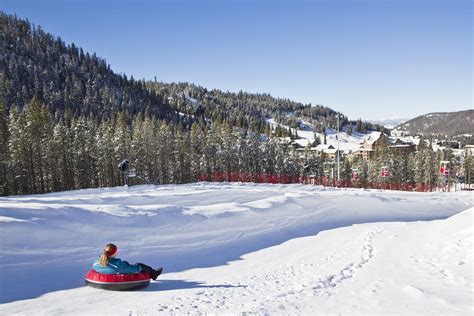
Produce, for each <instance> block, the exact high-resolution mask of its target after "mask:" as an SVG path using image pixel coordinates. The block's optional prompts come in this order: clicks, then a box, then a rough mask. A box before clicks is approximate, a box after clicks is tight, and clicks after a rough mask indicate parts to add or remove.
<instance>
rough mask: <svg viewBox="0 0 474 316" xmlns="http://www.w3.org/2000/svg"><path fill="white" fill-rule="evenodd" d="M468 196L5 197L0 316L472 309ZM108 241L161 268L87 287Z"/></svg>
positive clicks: (287, 188)
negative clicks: (145, 282)
mask: <svg viewBox="0 0 474 316" xmlns="http://www.w3.org/2000/svg"><path fill="white" fill-rule="evenodd" d="M472 202H473V201H472V193H469V192H456V193H439V192H436V193H413V192H396V191H378V190H359V189H332V188H323V187H316V186H305V185H269V184H241V183H235V184H229V183H219V184H216V183H198V184H189V185H166V186H136V187H131V188H127V187H120V188H108V189H90V190H80V191H72V192H61V193H53V194H43V195H31V196H19V197H3V198H0V240H1V242H0V264H1V270H0V303H2V304H1V305H0V314H1V315H5V314H34V315H38V314H48V315H51V314H116V315H137V314H138V315H141V314H157V313H171V314H183V313H247V312H248V313H257V314H274V313H276V314H310V313H313V314H314V313H331V314H334V313H335V314H337V313H378V314H381V313H422V314H430V315H431V314H434V313H438V314H439V313H443V314H449V315H451V314H466V315H472V313H473V312H474V308H473V303H472V302H473V299H474V293H473V285H474V284H473V261H472V259H473V258H472V252H473V251H472V246H473V212H474V211H473V208H472ZM107 242H114V243H115V244H117V245H118V246H119V253H118V257H120V258H122V259H125V260H128V261H129V262H144V263H148V264H150V265H153V266H163V267H164V271H165V272H164V274H163V275H162V276H160V278H159V279H158V281H156V282H152V283H151V285H150V286H149V287H148V288H146V289H143V290H140V291H136V292H110V291H103V290H98V289H93V288H89V287H85V286H84V279H83V276H84V274H85V273H86V271H87V270H88V269H89V268H90V267H91V264H92V261H93V260H94V258H95V257H96V256H98V255H99V254H100V252H101V249H102V248H103V246H104V245H105V244H106V243H107Z"/></svg>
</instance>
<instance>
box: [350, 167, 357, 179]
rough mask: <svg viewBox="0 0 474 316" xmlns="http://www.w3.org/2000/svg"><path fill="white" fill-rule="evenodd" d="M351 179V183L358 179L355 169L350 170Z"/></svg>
mask: <svg viewBox="0 0 474 316" xmlns="http://www.w3.org/2000/svg"><path fill="white" fill-rule="evenodd" d="M351 179H352V181H355V180H357V179H359V171H358V170H357V169H352V175H351Z"/></svg>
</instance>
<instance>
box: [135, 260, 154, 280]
mask: <svg viewBox="0 0 474 316" xmlns="http://www.w3.org/2000/svg"><path fill="white" fill-rule="evenodd" d="M137 264H138V265H139V266H140V267H142V271H143V272H145V273H148V275H149V276H150V277H151V276H152V275H153V271H154V270H153V268H152V267H150V266H147V265H146V264H143V263H137Z"/></svg>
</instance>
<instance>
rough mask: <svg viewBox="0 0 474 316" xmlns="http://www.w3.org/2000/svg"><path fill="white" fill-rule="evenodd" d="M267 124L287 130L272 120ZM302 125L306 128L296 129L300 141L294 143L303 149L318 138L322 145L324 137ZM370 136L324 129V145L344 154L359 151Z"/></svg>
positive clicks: (309, 127)
mask: <svg viewBox="0 0 474 316" xmlns="http://www.w3.org/2000/svg"><path fill="white" fill-rule="evenodd" d="M267 123H269V124H270V125H273V126H274V127H276V126H278V125H279V126H280V127H282V128H286V129H289V127H288V126H286V125H282V124H278V123H276V122H275V120H274V119H267ZM304 125H305V126H306V127H307V128H306V129H305V130H301V129H297V134H298V137H300V139H296V140H295V143H298V144H300V146H302V147H305V146H306V145H307V144H308V142H310V143H313V142H314V138H315V136H316V137H318V138H319V142H320V143H321V144H323V143H324V135H323V134H321V133H317V132H314V131H313V130H312V129H311V125H310V124H309V123H307V122H304ZM369 135H370V134H361V133H357V132H353V133H352V135H348V134H347V133H346V132H344V131H339V132H338V131H337V130H335V129H332V128H326V144H327V145H332V146H333V147H334V148H336V149H337V148H339V150H341V151H344V152H353V151H357V150H358V149H360V147H361V144H362V142H363V141H364V139H365V138H366V137H368V136H369Z"/></svg>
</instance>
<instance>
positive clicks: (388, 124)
mask: <svg viewBox="0 0 474 316" xmlns="http://www.w3.org/2000/svg"><path fill="white" fill-rule="evenodd" d="M408 120H409V119H408V118H398V117H396V118H389V119H383V120H373V121H370V123H372V124H379V125H382V126H383V127H385V128H388V129H394V128H395V127H397V126H398V125H400V124H403V123H405V122H406V121H408Z"/></svg>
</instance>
